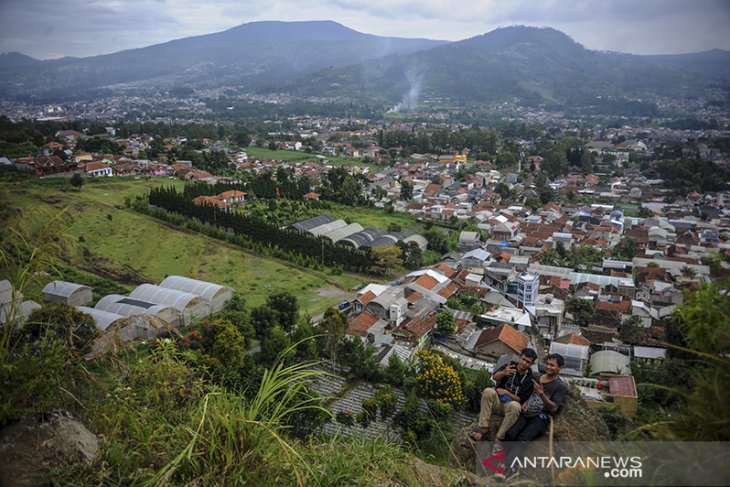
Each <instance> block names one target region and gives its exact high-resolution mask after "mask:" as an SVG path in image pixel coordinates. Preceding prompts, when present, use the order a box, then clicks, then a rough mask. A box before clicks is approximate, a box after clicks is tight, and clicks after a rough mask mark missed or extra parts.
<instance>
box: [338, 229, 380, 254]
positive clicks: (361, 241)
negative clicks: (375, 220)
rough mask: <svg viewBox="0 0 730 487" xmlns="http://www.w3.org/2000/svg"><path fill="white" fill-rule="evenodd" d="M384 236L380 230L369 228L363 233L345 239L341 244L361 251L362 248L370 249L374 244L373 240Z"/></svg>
mask: <svg viewBox="0 0 730 487" xmlns="http://www.w3.org/2000/svg"><path fill="white" fill-rule="evenodd" d="M384 234H385V232H384V231H382V230H380V229H378V228H375V227H368V228H366V229H365V230H363V231H361V232H357V233H353V234H352V235H350V236H348V237H347V238H343V239H342V240H340V241H339V243H340V244H342V245H349V246H351V247H355V248H356V249H359V248H361V247H370V244H371V243H372V242H373V240H375V239H376V238H378V237H380V236H381V235H384Z"/></svg>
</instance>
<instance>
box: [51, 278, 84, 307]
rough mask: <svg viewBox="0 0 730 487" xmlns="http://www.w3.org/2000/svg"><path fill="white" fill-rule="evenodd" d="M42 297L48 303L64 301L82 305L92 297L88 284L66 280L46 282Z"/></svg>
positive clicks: (72, 304)
mask: <svg viewBox="0 0 730 487" xmlns="http://www.w3.org/2000/svg"><path fill="white" fill-rule="evenodd" d="M43 298H44V299H45V300H46V301H48V302H49V303H66V304H68V305H71V306H83V305H85V304H89V303H90V302H91V300H92V299H93V298H92V296H91V288H90V287H89V286H84V285H82V284H75V283H73V282H66V281H51V282H49V283H48V284H46V287H44V288H43Z"/></svg>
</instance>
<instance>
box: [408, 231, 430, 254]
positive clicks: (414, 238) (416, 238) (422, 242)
mask: <svg viewBox="0 0 730 487" xmlns="http://www.w3.org/2000/svg"><path fill="white" fill-rule="evenodd" d="M403 241H404V242H405V243H409V242H415V243H416V245H418V248H420V249H421V250H422V251H426V249H427V248H428V240H426V237H424V236H422V235H418V234H414V235H411V236H410V237H407V238H405V239H403Z"/></svg>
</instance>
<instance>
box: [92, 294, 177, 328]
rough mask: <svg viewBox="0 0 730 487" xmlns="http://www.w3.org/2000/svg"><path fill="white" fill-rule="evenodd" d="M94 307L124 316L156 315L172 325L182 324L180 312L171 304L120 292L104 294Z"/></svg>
mask: <svg viewBox="0 0 730 487" xmlns="http://www.w3.org/2000/svg"><path fill="white" fill-rule="evenodd" d="M95 308H96V309H98V310H101V311H108V312H110V313H116V314H119V315H122V316H126V317H130V316H139V315H152V316H157V317H158V318H160V319H162V320H164V321H165V322H167V323H169V324H170V325H172V326H181V325H182V324H183V323H182V313H181V312H180V311H178V310H176V309H175V308H173V307H171V306H166V305H164V304H156V303H149V302H146V301H141V300H138V299H132V298H128V297H126V296H122V295H121V294H109V295H107V296H104V297H103V298H101V299H100V300H99V302H98V303H96V306H95Z"/></svg>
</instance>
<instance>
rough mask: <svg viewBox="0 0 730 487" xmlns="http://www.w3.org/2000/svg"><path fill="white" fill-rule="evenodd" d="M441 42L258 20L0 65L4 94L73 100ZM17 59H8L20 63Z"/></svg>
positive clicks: (264, 79) (294, 69)
mask: <svg viewBox="0 0 730 487" xmlns="http://www.w3.org/2000/svg"><path fill="white" fill-rule="evenodd" d="M442 42H443V41H433V40H427V39H401V38H391V37H378V36H373V35H369V34H363V33H360V32H357V31H354V30H352V29H349V28H347V27H345V26H342V25H340V24H338V23H336V22H332V21H312V22H253V23H249V24H243V25H240V26H238V27H234V28H232V29H229V30H227V31H223V32H219V33H215V34H208V35H203V36H197V37H188V38H184V39H178V40H174V41H170V42H166V43H163V44H157V45H154V46H149V47H146V48H141V49H132V50H127V51H121V52H118V53H114V54H107V55H103V56H94V57H88V58H81V59H78V58H65V59H62V60H54V61H35V60H34V61H35V62H28V60H30V59H32V58H27V57H26V58H27V59H24V61H26V62H17V61H15V62H8V63H2V62H0V74H2V81H0V96H3V97H12V96H31V95H33V96H60V97H63V96H68V95H71V96H73V95H75V94H77V93H78V92H82V91H83V90H86V89H89V88H103V87H108V86H110V85H116V84H120V83H137V84H141V85H148V86H150V87H159V86H165V85H171V84H183V85H192V86H198V87H202V86H223V85H236V86H240V87H242V88H244V89H254V88H260V87H262V86H265V85H267V84H269V83H271V82H272V81H274V80H275V81H282V80H288V79H292V78H293V77H295V76H300V75H302V74H304V73H307V72H313V71H317V70H320V69H323V68H325V67H329V66H345V65H348V64H355V63H359V62H362V61H365V60H367V59H372V58H375V57H379V56H383V55H387V54H389V53H409V52H414V51H417V50H419V49H424V48H428V47H433V46H435V45H438V44H441V43H442ZM18 56H22V55H17V53H16V56H13V58H12V59H10V61H13V60H15V59H22V58H19V57H18Z"/></svg>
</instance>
